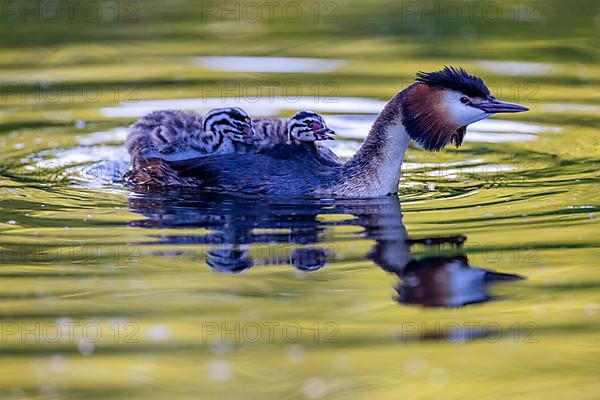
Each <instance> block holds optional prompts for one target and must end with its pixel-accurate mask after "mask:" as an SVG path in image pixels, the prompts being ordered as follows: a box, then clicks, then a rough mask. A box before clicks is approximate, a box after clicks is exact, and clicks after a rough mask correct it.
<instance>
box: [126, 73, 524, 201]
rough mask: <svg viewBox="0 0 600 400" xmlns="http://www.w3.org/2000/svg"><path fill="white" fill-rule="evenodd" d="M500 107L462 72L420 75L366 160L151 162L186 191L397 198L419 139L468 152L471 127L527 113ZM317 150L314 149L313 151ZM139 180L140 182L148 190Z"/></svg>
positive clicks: (295, 149) (290, 153)
mask: <svg viewBox="0 0 600 400" xmlns="http://www.w3.org/2000/svg"><path fill="white" fill-rule="evenodd" d="M527 110H528V108H526V107H523V106H520V105H518V104H511V103H504V102H501V101H498V100H496V99H495V98H494V97H493V96H492V95H491V94H490V92H489V90H488V88H487V87H486V86H485V84H484V83H483V81H482V80H481V79H480V78H478V77H476V76H473V75H470V74H468V73H467V72H466V71H465V70H464V69H462V68H454V67H444V68H443V69H442V70H441V71H436V72H430V73H424V72H419V73H418V74H417V79H416V82H415V83H413V84H412V85H410V86H409V87H407V88H406V89H404V90H402V91H401V92H399V93H397V94H396V95H395V96H394V97H393V98H392V99H391V100H390V101H389V102H388V103H387V104H386V106H385V107H384V109H383V111H382V112H381V113H380V114H379V116H378V117H377V119H376V120H375V122H374V124H373V126H372V127H371V130H370V132H369V134H368V136H367V138H366V139H365V141H364V143H363V144H362V146H361V147H360V149H359V150H358V152H357V153H356V154H355V155H354V156H353V157H352V158H351V159H350V160H349V161H347V162H346V163H345V164H339V165H330V164H326V163H323V162H322V161H321V160H320V157H318V155H317V154H316V150H315V147H314V145H313V146H312V147H311V146H310V145H306V144H301V145H290V144H287V145H276V146H274V147H273V148H272V149H268V150H266V151H262V152H260V153H256V154H233V155H210V156H206V157H200V158H196V159H187V160H180V161H170V160H159V161H157V160H155V159H154V160H148V161H151V163H152V165H151V170H150V171H146V172H145V173H148V172H150V175H151V174H152V168H154V169H155V170H156V171H161V172H162V171H169V174H170V175H171V176H172V179H167V180H164V179H159V180H153V179H152V177H150V179H148V180H147V182H146V183H145V184H146V185H148V186H152V185H161V184H162V183H164V182H166V183H167V184H169V183H171V184H175V185H177V184H179V182H178V181H180V182H184V184H187V185H194V186H197V187H198V188H199V189H201V190H210V191H220V192H242V193H248V194H262V195H274V196H291V197H323V196H328V197H346V198H353V197H354V198H374V197H382V196H386V195H391V194H394V193H396V192H397V190H398V183H399V180H400V167H401V165H402V162H403V159H404V153H405V152H406V149H407V147H408V143H409V142H410V140H411V139H413V140H415V141H416V142H417V143H418V144H420V145H421V146H422V147H423V148H424V149H426V150H429V151H439V150H441V149H442V148H443V147H445V146H446V145H447V144H449V143H453V144H454V145H456V146H457V147H458V146H460V145H461V144H462V141H463V138H464V135H465V133H466V127H467V125H469V124H471V123H473V122H476V121H480V120H482V119H485V118H488V117H490V116H491V115H494V114H497V113H515V112H522V111H527ZM311 144H312V143H311ZM142 181H143V179H142V180H138V182H142Z"/></svg>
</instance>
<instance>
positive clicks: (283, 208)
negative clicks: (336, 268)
mask: <svg viewBox="0 0 600 400" xmlns="http://www.w3.org/2000/svg"><path fill="white" fill-rule="evenodd" d="M129 208H130V210H131V211H133V212H135V213H138V214H141V215H143V216H145V217H146V219H144V220H137V221H132V222H131V223H130V224H131V225H132V226H136V227H147V228H153V229H157V228H158V229H163V228H170V229H171V228H181V229H186V230H189V229H193V228H205V229H207V230H208V231H209V232H208V233H206V234H190V233H184V234H176V233H169V234H165V235H158V236H156V238H157V240H156V241H155V242H150V243H144V245H150V246H152V245H160V246H161V247H164V246H165V245H190V246H201V247H205V250H206V251H205V252H204V254H203V256H204V257H205V262H206V264H207V265H208V266H209V267H210V268H212V269H213V270H215V271H218V272H227V273H240V272H243V271H248V270H249V269H251V268H256V267H259V266H273V265H291V266H293V267H294V268H296V269H297V270H301V271H307V272H311V271H317V270H319V269H321V268H323V267H325V266H326V265H327V264H328V263H334V262H336V256H337V255H339V254H340V253H343V251H344V247H346V246H351V245H352V241H353V240H356V239H359V240H364V239H370V240H373V241H374V244H373V246H372V247H371V249H370V250H369V251H368V252H367V253H366V254H364V255H363V258H367V259H370V260H372V261H373V262H374V263H375V264H376V265H378V266H379V267H380V268H381V269H383V270H384V271H387V272H389V273H393V274H395V275H396V276H398V278H399V279H400V282H399V283H398V284H397V285H396V291H397V292H398V295H397V300H398V301H399V302H401V303H406V304H420V305H423V306H427V307H440V306H445V307H456V306H463V305H467V304H471V303H481V302H485V301H489V300H492V299H493V298H492V296H491V295H490V294H489V293H488V290H487V289H488V285H489V284H490V283H492V282H496V281H512V280H520V279H522V278H521V277H519V276H518V275H513V274H505V273H498V272H494V271H489V270H485V269H481V268H472V267H470V266H469V263H468V260H467V257H466V255H465V251H464V249H463V247H462V245H463V243H464V242H465V240H466V238H465V237H464V236H452V237H437V238H436V237H434V238H431V237H429V238H425V239H410V238H409V237H408V235H407V232H406V228H405V226H404V224H403V222H402V213H401V208H400V203H399V201H398V199H397V198H395V197H392V198H383V199H377V200H344V201H341V200H315V201H309V202H307V201H300V200H298V201H296V202H292V203H290V202H287V203H278V202H276V201H274V200H269V199H265V198H262V199H258V198H256V197H251V198H240V197H233V196H220V195H219V196H217V195H198V194H194V193H181V192H172V193H161V194H148V193H136V194H133V195H132V196H131V197H130V199H129ZM324 216H330V217H332V218H324ZM333 216H335V217H333ZM336 226H356V227H360V228H361V230H360V232H359V233H357V234H353V235H356V236H348V235H340V237H338V238H337V239H336V240H335V241H331V240H330V238H329V237H328V231H329V230H330V228H333V227H336ZM264 244H268V246H266V249H267V250H265V246H263V245H264ZM419 246H422V247H423V248H424V249H426V251H425V252H422V255H419V252H418V251H415V249H416V248H418V247H419ZM432 250H433V251H432ZM449 253H450V255H449ZM153 254H157V255H159V254H161V253H159V252H158V251H157V252H153ZM162 255H167V256H169V255H175V254H169V253H164V252H163V253H162ZM203 261H204V260H203ZM316 273H318V272H316Z"/></svg>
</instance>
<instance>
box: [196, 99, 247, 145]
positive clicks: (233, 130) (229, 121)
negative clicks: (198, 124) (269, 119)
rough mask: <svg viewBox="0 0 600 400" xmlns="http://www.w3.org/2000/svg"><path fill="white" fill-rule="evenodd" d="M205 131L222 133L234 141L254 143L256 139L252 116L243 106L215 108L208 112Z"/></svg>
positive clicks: (204, 123)
mask: <svg viewBox="0 0 600 400" xmlns="http://www.w3.org/2000/svg"><path fill="white" fill-rule="evenodd" d="M203 129H204V132H212V133H214V134H216V135H222V136H224V137H227V138H229V139H231V140H232V141H234V142H242V143H248V144H252V143H254V140H255V132H254V125H253V124H252V119H251V118H250V116H249V115H248V114H247V113H246V112H245V111H244V110H242V109H241V108H237V107H231V108H215V109H214V110H211V111H209V112H208V114H206V116H205V117H204V122H203Z"/></svg>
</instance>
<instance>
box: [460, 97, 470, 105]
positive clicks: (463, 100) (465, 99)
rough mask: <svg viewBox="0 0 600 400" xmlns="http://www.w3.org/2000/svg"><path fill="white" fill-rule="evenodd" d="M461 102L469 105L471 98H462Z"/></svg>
mask: <svg viewBox="0 0 600 400" xmlns="http://www.w3.org/2000/svg"><path fill="white" fill-rule="evenodd" d="M460 102H461V103H463V104H467V103H468V102H469V98H468V97H467V96H461V98H460Z"/></svg>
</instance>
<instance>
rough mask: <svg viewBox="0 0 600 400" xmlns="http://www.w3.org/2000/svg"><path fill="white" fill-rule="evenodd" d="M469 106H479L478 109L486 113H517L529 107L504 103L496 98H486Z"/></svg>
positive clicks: (527, 109)
mask: <svg viewBox="0 0 600 400" xmlns="http://www.w3.org/2000/svg"><path fill="white" fill-rule="evenodd" d="M471 106H473V107H475V108H479V109H480V110H482V111H485V112H486V113H488V114H497V113H518V112H523V111H529V108H527V107H523V106H521V105H519V104H513V103H505V102H503V101H498V100H496V99H493V100H488V101H486V102H483V103H479V104H471Z"/></svg>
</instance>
